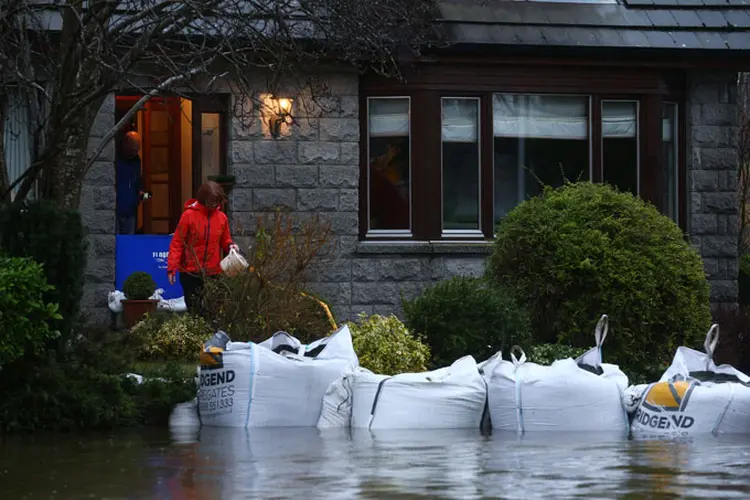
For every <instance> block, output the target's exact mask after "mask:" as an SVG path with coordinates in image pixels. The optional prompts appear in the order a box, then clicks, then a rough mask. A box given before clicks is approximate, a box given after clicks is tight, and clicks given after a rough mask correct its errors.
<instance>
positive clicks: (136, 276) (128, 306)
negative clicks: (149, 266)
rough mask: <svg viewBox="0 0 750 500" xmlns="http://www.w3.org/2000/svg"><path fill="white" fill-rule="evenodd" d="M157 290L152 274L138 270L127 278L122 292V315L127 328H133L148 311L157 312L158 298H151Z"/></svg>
mask: <svg viewBox="0 0 750 500" xmlns="http://www.w3.org/2000/svg"><path fill="white" fill-rule="evenodd" d="M155 291H156V283H155V282H154V280H153V278H152V277H151V275H150V274H148V273H145V272H143V271H136V272H134V273H133V274H131V275H130V276H128V279H126V280H125V283H124V284H123V285H122V292H123V293H124V294H125V299H124V300H123V301H122V316H123V320H124V322H125V328H133V327H134V326H135V324H136V323H138V322H139V321H140V320H141V319H143V317H144V316H145V315H146V314H148V313H154V312H156V306H157V304H159V301H158V300H153V299H151V296H152V295H153V294H154V292H155Z"/></svg>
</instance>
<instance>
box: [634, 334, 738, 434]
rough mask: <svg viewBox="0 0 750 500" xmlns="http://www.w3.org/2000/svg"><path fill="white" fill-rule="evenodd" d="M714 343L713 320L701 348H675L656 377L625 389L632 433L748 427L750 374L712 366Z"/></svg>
mask: <svg viewBox="0 0 750 500" xmlns="http://www.w3.org/2000/svg"><path fill="white" fill-rule="evenodd" d="M718 342H719V325H713V326H712V327H711V329H710V330H709V331H708V335H706V341H705V342H704V349H705V353H702V352H699V351H696V350H693V349H690V348H688V347H679V348H678V349H677V352H676V353H675V356H674V359H673V360H672V364H671V365H670V366H669V368H667V370H666V371H665V372H664V374H663V375H662V377H661V378H660V379H659V381H658V382H655V383H653V384H648V385H640V386H634V387H631V388H629V389H628V391H627V392H626V394H625V400H624V404H625V406H626V408H628V409H629V411H630V412H631V413H633V414H634V415H633V421H632V424H631V429H632V431H633V434H634V435H643V434H647V435H656V436H674V435H677V436H690V435H697V434H709V433H714V434H718V433H748V432H750V377H748V376H747V375H746V374H744V373H742V372H740V371H739V370H737V369H735V368H734V367H732V366H730V365H721V366H716V364H715V363H714V361H713V353H714V350H715V349H716V345H717V344H718Z"/></svg>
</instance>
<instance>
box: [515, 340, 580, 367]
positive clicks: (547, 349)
mask: <svg viewBox="0 0 750 500" xmlns="http://www.w3.org/2000/svg"><path fill="white" fill-rule="evenodd" d="M587 350H588V349H587V348H585V347H571V346H569V345H564V344H537V345H533V346H531V347H530V348H529V350H528V351H527V352H526V356H527V357H528V361H530V362H532V363H536V364H539V365H551V364H552V363H554V362H555V361H556V360H558V359H566V358H573V359H576V358H577V357H578V356H580V355H581V354H583V353H584V352H586V351H587Z"/></svg>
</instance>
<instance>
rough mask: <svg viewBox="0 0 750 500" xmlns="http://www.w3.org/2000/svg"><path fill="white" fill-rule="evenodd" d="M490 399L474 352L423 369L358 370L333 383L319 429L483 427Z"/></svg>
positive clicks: (324, 402) (327, 394)
mask: <svg viewBox="0 0 750 500" xmlns="http://www.w3.org/2000/svg"><path fill="white" fill-rule="evenodd" d="M486 401H487V388H486V384H485V382H484V379H483V378H482V376H481V375H480V373H479V370H478V369H477V363H476V361H474V358H472V357H471V356H465V357H463V358H461V359H459V360H458V361H456V362H454V363H453V364H452V365H451V366H449V367H445V368H441V369H439V370H435V371H431V372H424V373H402V374H399V375H394V376H386V375H376V374H374V373H372V372H370V371H369V370H364V369H361V368H359V369H357V370H354V371H352V372H350V373H347V374H345V375H344V376H343V377H341V378H340V379H338V380H336V381H335V382H334V383H333V384H331V385H330V386H329V388H328V390H327V391H326V396H325V398H324V399H323V409H322V411H321V418H320V420H319V421H318V428H319V429H325V428H331V427H345V426H348V425H351V426H352V427H355V428H369V429H465V428H476V429H479V426H480V424H481V421H482V414H483V412H484V408H485V405H486Z"/></svg>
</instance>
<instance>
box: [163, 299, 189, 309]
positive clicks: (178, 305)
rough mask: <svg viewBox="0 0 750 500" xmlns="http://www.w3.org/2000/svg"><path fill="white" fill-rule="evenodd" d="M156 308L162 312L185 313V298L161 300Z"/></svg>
mask: <svg viewBox="0 0 750 500" xmlns="http://www.w3.org/2000/svg"><path fill="white" fill-rule="evenodd" d="M157 308H158V309H159V310H162V311H171V312H185V311H187V304H185V297H177V298H176V299H161V300H160V301H159V305H158V306H157Z"/></svg>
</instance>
